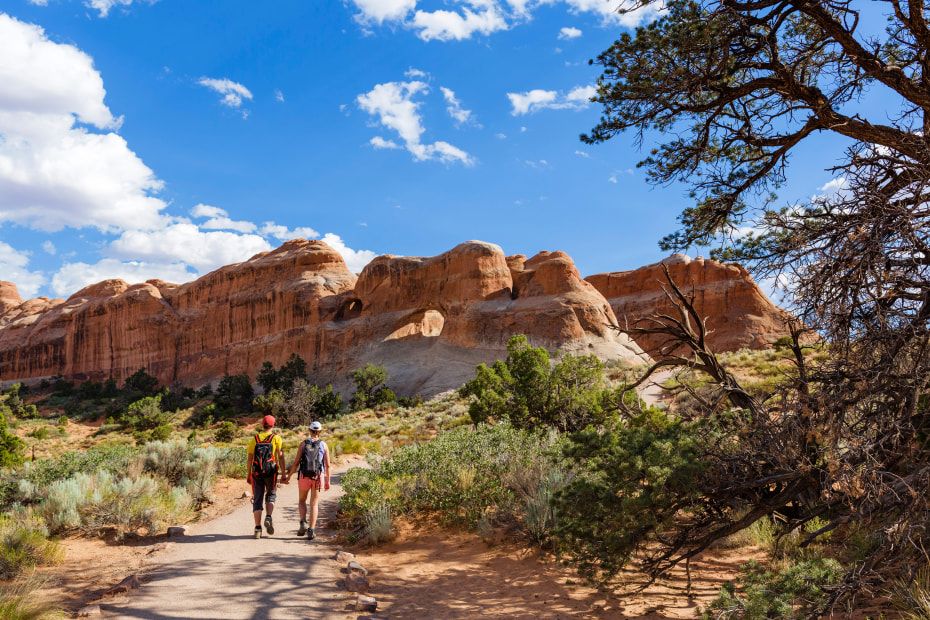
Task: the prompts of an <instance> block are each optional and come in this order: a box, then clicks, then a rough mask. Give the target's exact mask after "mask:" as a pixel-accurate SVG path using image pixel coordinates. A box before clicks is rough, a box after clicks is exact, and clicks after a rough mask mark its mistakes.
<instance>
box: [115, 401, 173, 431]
mask: <svg viewBox="0 0 930 620" xmlns="http://www.w3.org/2000/svg"><path fill="white" fill-rule="evenodd" d="M161 398H162V397H161V394H158V395H155V396H147V397H145V398H141V399H139V400H137V401H136V402H134V403H131V404H130V405H129V407H127V408H126V413H125V414H123V417H122V420H121V422H122V424H123V425H124V426H125V427H126V428H130V429H132V430H135V431H147V430H151V429H153V428H156V427H158V426H162V425H164V424H167V423H168V420H169V419H170V416H169V414H167V413H165V412H164V411H162V407H161Z"/></svg>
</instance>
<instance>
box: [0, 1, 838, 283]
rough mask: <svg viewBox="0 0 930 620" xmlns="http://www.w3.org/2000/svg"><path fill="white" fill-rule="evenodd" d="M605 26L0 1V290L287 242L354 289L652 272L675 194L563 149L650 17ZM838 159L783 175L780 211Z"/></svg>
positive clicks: (223, 256) (331, 9)
mask: <svg viewBox="0 0 930 620" xmlns="http://www.w3.org/2000/svg"><path fill="white" fill-rule="evenodd" d="M612 8H614V6H613V4H612V3H611V2H608V1H605V0H549V1H538V0H535V1H534V0H466V1H463V0H447V1H446V2H426V1H422V0H347V1H345V2H338V1H337V2H328V1H325V0H316V1H310V0H277V1H275V2H270V3H269V2H261V3H260V2H254V1H245V0H223V1H222V2H219V1H214V2H207V1H202V2H201V1H197V0H189V1H187V2H180V1H178V0H158V1H151V0H148V1H145V0H143V1H139V0H0V280H8V281H12V282H14V283H15V284H17V286H18V287H19V289H20V293H21V295H22V296H23V297H24V298H29V297H34V296H38V295H46V296H49V297H68V296H69V295H70V294H72V293H74V292H76V291H77V290H78V289H79V288H81V287H82V286H85V285H87V284H89V283H93V282H97V281H100V280H103V279H106V278H111V277H120V278H123V279H125V280H127V281H130V282H140V281H144V280H146V279H149V278H156V277H157V278H161V279H164V280H167V281H172V282H184V281H189V280H192V279H194V278H196V277H198V276H200V275H203V274H205V273H207V272H209V271H211V270H213V269H215V268H217V267H219V266H221V265H224V264H228V263H232V262H238V261H241V260H245V259H247V258H248V257H250V256H252V255H253V254H255V253H257V252H260V251H264V250H268V249H271V248H273V247H277V246H278V245H280V244H281V243H282V242H284V241H286V240H288V239H291V238H295V237H308V238H318V239H323V240H324V241H327V242H329V243H330V244H331V245H333V247H335V248H336V249H338V250H339V251H340V252H342V253H343V256H344V257H345V258H346V261H347V263H348V264H349V266H350V268H352V269H353V270H354V271H360V270H361V268H362V266H363V265H364V264H365V263H366V262H367V261H368V260H370V259H371V258H372V257H374V256H376V255H378V254H396V255H409V256H432V255H435V254H438V253H441V252H443V251H446V250H448V249H450V248H452V247H454V246H455V245H457V244H458V243H461V242H463V241H465V240H468V239H480V240H483V241H489V242H493V243H497V244H498V245H500V246H501V247H502V248H503V249H504V251H505V252H507V253H508V254H527V255H532V254H535V253H536V252H538V251H541V250H550V251H553V250H563V251H565V252H568V253H569V254H570V255H571V256H572V257H573V258H574V259H575V262H576V264H577V266H578V268H579V270H580V271H581V273H582V275H589V274H592V273H597V272H601V271H619V270H624V269H633V268H636V267H638V266H641V265H643V264H646V263H650V262H654V261H656V260H660V259H661V258H662V257H663V253H662V252H661V251H660V250H659V249H658V245H657V242H658V240H659V239H660V238H661V237H662V236H664V235H665V234H668V233H669V232H671V231H672V230H674V228H675V217H676V216H677V215H678V213H680V211H681V210H682V209H683V208H684V207H686V206H688V199H687V188H685V187H684V186H681V185H673V186H670V187H659V188H654V187H650V186H648V185H647V184H646V183H645V182H644V174H643V171H641V170H637V169H636V168H635V165H636V162H637V161H638V160H639V159H641V158H642V155H643V154H642V153H641V152H640V151H639V150H638V149H637V146H636V144H635V143H634V141H633V137H632V136H621V137H619V138H616V139H614V140H612V141H611V142H609V143H607V144H603V145H598V146H587V145H584V144H582V143H581V142H580V141H579V139H578V135H579V134H580V133H582V132H587V131H589V130H590V129H591V128H592V127H593V126H594V125H595V124H596V122H597V120H598V118H599V114H600V112H599V110H598V108H597V106H596V105H595V104H591V103H589V102H588V101H587V98H588V97H589V96H590V94H591V93H592V88H593V85H594V83H595V81H596V79H597V76H598V71H597V67H596V66H588V63H587V61H588V59H590V58H595V57H596V56H597V54H598V53H599V52H601V51H603V50H604V49H606V48H607V47H608V46H609V45H610V44H611V43H612V41H613V40H614V39H615V38H616V37H617V36H619V34H620V33H621V32H622V31H623V30H624V29H625V28H629V27H632V26H635V25H636V24H637V23H640V22H642V21H643V20H649V19H652V18H653V17H654V16H653V15H652V14H650V13H648V12H647V13H643V14H633V15H626V16H624V17H622V18H621V17H620V16H618V15H616V14H615V13H614V12H612V10H611V9H612ZM838 144H839V143H838V142H835V141H834V142H831V139H830V138H829V137H826V138H823V139H821V140H820V141H819V142H818V143H815V144H812V145H811V146H810V147H808V148H807V149H806V150H805V151H804V152H802V153H800V154H799V155H798V156H797V157H796V158H795V162H794V165H793V167H792V177H791V183H790V184H789V186H788V187H787V188H786V189H785V190H784V191H782V192H781V195H782V196H783V197H784V198H785V200H786V202H789V201H792V200H802V199H806V198H809V197H810V196H811V195H812V194H815V193H818V188H820V187H823V186H824V185H825V184H826V183H828V182H829V181H830V180H831V177H830V175H829V173H827V172H825V171H824V168H826V167H828V166H829V165H831V164H832V163H833V161H832V160H830V159H825V156H824V155H823V153H825V152H827V153H831V152H835V153H836V155H839V151H838V150H836V148H835V147H836V146H837V145H838ZM648 147H649V143H647V144H646V148H648ZM694 253H695V254H696V253H697V251H695V252H694Z"/></svg>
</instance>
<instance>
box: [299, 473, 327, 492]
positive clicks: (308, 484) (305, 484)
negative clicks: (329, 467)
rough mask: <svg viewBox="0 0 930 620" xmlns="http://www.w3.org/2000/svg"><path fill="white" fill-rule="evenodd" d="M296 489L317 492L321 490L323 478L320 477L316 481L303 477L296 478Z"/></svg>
mask: <svg viewBox="0 0 930 620" xmlns="http://www.w3.org/2000/svg"><path fill="white" fill-rule="evenodd" d="M297 488H298V489H300V490H301V491H310V490H312V489H316V490H317V491H319V490H320V489H322V488H323V476H320V477H319V478H317V479H316V480H311V479H310V478H304V477H303V476H297Z"/></svg>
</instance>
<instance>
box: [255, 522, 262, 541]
mask: <svg viewBox="0 0 930 620" xmlns="http://www.w3.org/2000/svg"><path fill="white" fill-rule="evenodd" d="M261 537H262V528H261V526H259V525H256V526H255V538H261Z"/></svg>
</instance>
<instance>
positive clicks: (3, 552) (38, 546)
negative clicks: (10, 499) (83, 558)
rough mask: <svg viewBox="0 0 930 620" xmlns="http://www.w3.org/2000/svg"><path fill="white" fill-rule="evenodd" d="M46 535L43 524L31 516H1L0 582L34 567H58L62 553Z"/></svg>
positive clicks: (59, 547) (58, 546)
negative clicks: (53, 565) (56, 565)
mask: <svg viewBox="0 0 930 620" xmlns="http://www.w3.org/2000/svg"><path fill="white" fill-rule="evenodd" d="M47 535H48V532H47V530H46V529H45V524H44V523H42V522H41V520H39V519H37V518H35V517H32V516H31V515H26V514H18V515H17V514H4V515H0V579H2V580H10V579H14V578H16V577H19V576H20V575H21V574H22V573H24V572H26V571H27V570H32V569H34V568H35V567H36V566H41V565H48V564H56V563H58V562H59V561H60V560H61V559H62V557H63V555H64V549H63V548H62V547H61V545H59V544H58V543H56V542H54V541H51V540H49V539H48V538H47Z"/></svg>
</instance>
